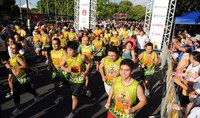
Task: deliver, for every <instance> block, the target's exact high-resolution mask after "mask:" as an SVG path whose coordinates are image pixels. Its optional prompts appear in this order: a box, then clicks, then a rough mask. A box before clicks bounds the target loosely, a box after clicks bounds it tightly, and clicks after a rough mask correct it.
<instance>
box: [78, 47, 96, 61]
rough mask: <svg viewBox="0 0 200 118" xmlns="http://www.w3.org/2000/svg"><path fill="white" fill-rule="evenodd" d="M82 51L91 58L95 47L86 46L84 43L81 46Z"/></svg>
mask: <svg viewBox="0 0 200 118" xmlns="http://www.w3.org/2000/svg"><path fill="white" fill-rule="evenodd" d="M81 53H82V54H84V55H86V56H87V57H88V58H89V59H90V58H91V57H92V53H93V48H92V45H89V46H88V47H85V46H84V45H82V46H81Z"/></svg>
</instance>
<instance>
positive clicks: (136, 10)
mask: <svg viewBox="0 0 200 118" xmlns="http://www.w3.org/2000/svg"><path fill="white" fill-rule="evenodd" d="M145 12H146V9H145V8H144V7H142V6H141V5H136V6H134V7H132V8H131V10H129V11H128V18H129V19H134V20H140V19H144V17H145Z"/></svg>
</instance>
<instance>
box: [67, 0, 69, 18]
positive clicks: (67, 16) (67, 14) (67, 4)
mask: <svg viewBox="0 0 200 118" xmlns="http://www.w3.org/2000/svg"><path fill="white" fill-rule="evenodd" d="M68 11H69V0H67V21H68V15H69V12H68Z"/></svg>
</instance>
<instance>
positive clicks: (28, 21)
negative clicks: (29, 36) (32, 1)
mask: <svg viewBox="0 0 200 118" xmlns="http://www.w3.org/2000/svg"><path fill="white" fill-rule="evenodd" d="M26 5H27V8H26V9H27V27H28V29H29V31H30V29H31V27H30V19H29V1H28V0H26Z"/></svg>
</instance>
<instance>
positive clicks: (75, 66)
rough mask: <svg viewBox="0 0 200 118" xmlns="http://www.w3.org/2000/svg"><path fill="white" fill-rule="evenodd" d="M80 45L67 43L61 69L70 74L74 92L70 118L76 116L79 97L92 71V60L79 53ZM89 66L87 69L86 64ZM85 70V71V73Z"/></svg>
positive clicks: (72, 42) (73, 42) (71, 42)
mask: <svg viewBox="0 0 200 118" xmlns="http://www.w3.org/2000/svg"><path fill="white" fill-rule="evenodd" d="M77 48H78V44H77V42H75V41H70V42H68V43H67V55H66V56H64V57H63V59H62V63H61V68H62V70H64V71H65V72H67V73H69V82H70V86H71V87H70V89H71V91H72V112H71V113H70V114H69V115H68V117H69V118H73V117H74V116H75V110H76V109H77V105H78V97H79V95H80V94H81V91H82V89H83V86H84V82H85V77H86V75H87V73H88V72H89V69H90V60H89V59H88V58H87V56H85V55H83V54H80V53H77ZM84 63H87V66H86V67H85V64H84ZM84 68H86V69H85V71H84Z"/></svg>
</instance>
